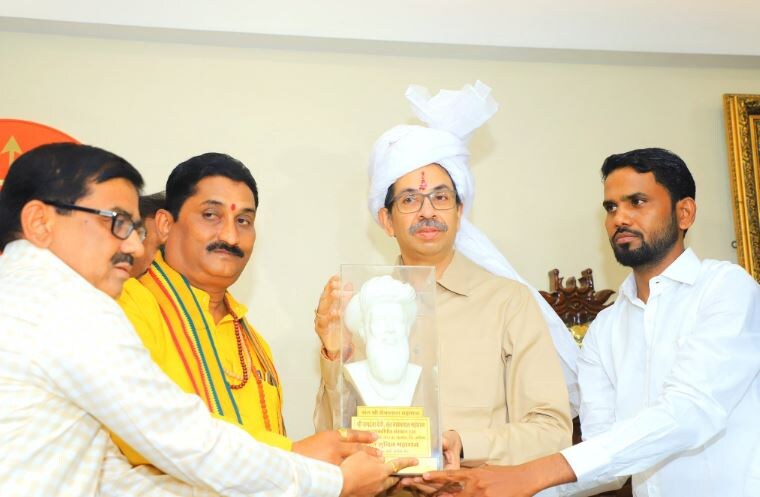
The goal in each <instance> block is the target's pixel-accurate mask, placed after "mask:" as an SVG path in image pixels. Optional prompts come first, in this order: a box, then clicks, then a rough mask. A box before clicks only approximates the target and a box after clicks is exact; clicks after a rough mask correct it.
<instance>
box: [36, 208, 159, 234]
mask: <svg viewBox="0 0 760 497" xmlns="http://www.w3.org/2000/svg"><path fill="white" fill-rule="evenodd" d="M42 202H44V203H46V204H48V205H52V206H53V207H57V208H58V209H66V210H71V211H81V212H87V213H89V214H96V215H98V216H103V217H107V218H110V219H111V233H113V236H115V237H116V238H118V239H120V240H126V239H127V238H129V236H130V235H131V234H132V232H133V231H136V232H137V236H139V237H140V241H141V242H142V241H143V240H145V235H146V234H147V232H146V231H145V226H143V225H142V222H140V221H138V222H134V221H133V220H132V218H131V217H130V216H129V214H126V213H124V212H116V211H106V210H101V209H92V208H90V207H83V206H81V205H75V204H66V203H63V202H58V201H57V200H43V201H42Z"/></svg>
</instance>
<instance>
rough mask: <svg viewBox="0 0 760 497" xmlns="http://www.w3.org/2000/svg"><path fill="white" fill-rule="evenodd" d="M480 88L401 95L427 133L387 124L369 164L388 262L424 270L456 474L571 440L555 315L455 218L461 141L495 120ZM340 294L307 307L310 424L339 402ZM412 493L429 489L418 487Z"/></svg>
mask: <svg viewBox="0 0 760 497" xmlns="http://www.w3.org/2000/svg"><path fill="white" fill-rule="evenodd" d="M489 91H490V89H489V88H488V87H486V86H485V85H482V83H479V82H478V83H477V84H476V85H475V87H470V86H468V87H465V89H463V90H462V91H461V92H441V94H443V97H444V98H440V99H439V97H440V96H441V94H439V97H435V98H434V99H430V96H429V95H428V94H427V93H426V92H425V91H422V89H419V88H414V87H410V91H409V92H407V96H408V97H409V98H410V100H412V103H413V105H414V106H415V108H416V109H417V110H418V112H417V113H418V115H419V116H420V117H421V118H423V119H424V120H425V121H426V122H428V124H429V126H428V127H423V126H409V125H402V126H396V127H394V128H392V129H391V130H389V131H387V132H386V133H385V134H383V135H382V136H381V137H380V139H379V140H378V141H377V142H376V144H375V147H374V150H373V153H372V158H371V161H370V178H371V184H370V199H369V205H370V211H371V212H372V214H373V216H375V218H376V220H377V221H378V223H379V224H380V226H381V227H382V228H383V229H384V230H385V232H386V233H387V234H388V235H389V236H391V237H395V238H396V241H397V243H398V246H399V250H400V252H401V256H400V259H399V264H404V265H414V266H433V267H434V268H435V272H436V279H437V283H438V284H437V288H436V329H437V334H438V346H439V351H440V354H439V363H438V379H439V399H440V404H441V409H442V410H441V423H440V426H441V428H442V430H444V431H443V434H442V435H443V448H444V451H445V454H444V455H445V457H446V463H447V467H449V468H456V467H458V466H459V464H460V456H463V460H462V461H461V462H462V463H463V464H466V465H468V466H472V465H478V464H481V463H484V462H490V463H496V462H498V461H501V462H502V463H503V461H527V460H530V459H533V458H535V457H536V456H537V455H538V454H549V453H552V452H554V451H556V450H559V448H563V447H566V446H568V445H569V444H570V438H571V423H570V415H569V404H568V393H567V389H566V387H565V384H564V383H563V376H562V370H561V367H560V361H559V360H558V357H557V351H555V347H554V346H553V345H552V336H551V335H550V333H549V330H548V329H547V321H548V320H549V319H550V318H551V317H552V316H553V319H554V320H555V321H554V322H556V321H558V320H559V319H558V318H557V316H556V314H553V312H552V311H551V309H549V312H548V313H547V314H544V315H542V311H541V308H540V307H539V304H538V303H537V302H538V301H537V299H536V298H534V297H538V298H539V299H540V298H541V297H540V296H537V295H536V293H535V290H531V289H530V288H529V287H527V286H526V285H524V284H522V283H520V282H519V276H517V274H516V273H515V272H514V270H512V269H511V267H510V266H509V265H508V263H507V262H506V259H504V258H503V256H501V254H499V253H498V251H496V249H495V248H493V245H492V244H491V243H490V242H489V241H488V239H487V238H486V237H485V235H483V234H482V233H480V232H479V231H477V229H475V228H474V226H472V224H470V223H469V221H467V220H466V219H465V217H464V214H465V212H466V210H467V208H468V207H469V204H470V202H471V200H472V197H471V195H472V177H471V176H470V173H469V170H468V168H467V163H466V157H467V155H468V151H467V148H466V139H465V138H464V137H466V136H467V135H469V134H470V133H471V132H472V131H474V129H475V128H477V127H478V126H480V124H482V123H483V122H484V121H485V120H487V119H488V118H489V117H490V116H491V115H492V114H493V113H494V112H495V110H496V103H495V102H493V99H492V98H490V96H489V95H488V92H489ZM436 112H442V113H443V114H442V115H441V116H440V119H437V120H436V119H434V118H431V116H432V115H433V114H435V113H436ZM439 123H445V124H446V125H448V126H449V127H448V128H447V127H443V128H441V127H436V125H438V124H439ZM507 270H511V273H510V272H509V271H507ZM504 276H507V277H508V278H509V279H507V277H504ZM516 280H517V281H516ZM340 291H341V289H340V284H339V282H338V281H337V279H336V278H333V279H331V280H330V282H329V283H328V284H327V286H326V287H325V289H324V291H323V294H322V297H321V299H320V302H319V305H318V307H317V309H316V317H315V328H316V331H317V334H318V336H319V338H320V339H321V342H322V345H323V349H322V359H321V368H322V379H323V381H322V384H321V387H320V391H319V394H318V404H317V409H316V412H315V423H316V424H317V426H318V427H319V428H325V427H328V426H330V425H331V423H332V422H333V418H332V412H333V409H331V406H334V405H336V403H337V402H338V401H339V400H338V399H339V397H340V396H341V395H345V393H342V392H338V391H337V384H338V383H337V378H338V374H339V368H338V363H339V361H338V358H339V355H340V354H341V344H340V340H341V337H340V331H339V330H340V327H339V326H335V322H336V320H337V319H338V315H339V312H338V306H339V301H340V298H339V296H340ZM547 316H548V317H547ZM560 325H561V321H560ZM559 333H560V335H558V337H557V338H556V340H555V343H557V342H558V344H557V349H560V347H561V346H565V343H570V347H572V348H569V349H568V348H567V347H566V348H565V350H567V351H568V352H567V354H564V355H563V350H560V355H563V359H564V360H565V361H566V362H565V365H566V366H567V367H568V378H569V381H568V383H569V384H571V385H572V384H574V383H572V381H574V380H573V378H574V376H573V374H572V370H573V368H574V359H575V355H576V354H577V349H575V348H574V347H575V345H574V344H572V339H571V338H570V335H569V333H568V332H567V329H566V328H565V327H564V325H561V330H560V332H559ZM562 340H565V342H563V341H562ZM343 353H344V358H345V356H346V355H347V354H350V353H351V351H350V350H349V351H343ZM405 483H407V484H411V481H409V480H407V481H405ZM416 485H417V488H418V489H420V490H423V491H433V490H435V489H434V488H432V487H430V486H426V485H424V484H422V482H421V481H419V480H418V481H417V482H416Z"/></svg>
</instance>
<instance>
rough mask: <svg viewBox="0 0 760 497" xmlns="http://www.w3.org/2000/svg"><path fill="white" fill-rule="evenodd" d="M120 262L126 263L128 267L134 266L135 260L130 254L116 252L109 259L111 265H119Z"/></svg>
mask: <svg viewBox="0 0 760 497" xmlns="http://www.w3.org/2000/svg"><path fill="white" fill-rule="evenodd" d="M122 262H126V263H128V264H129V265H130V266H134V265H135V258H134V257H133V256H132V254H125V253H124V252H118V253H116V254H114V255H113V257H111V264H112V265H114V266H115V265H116V264H121V263H122Z"/></svg>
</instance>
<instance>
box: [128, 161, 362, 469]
mask: <svg viewBox="0 0 760 497" xmlns="http://www.w3.org/2000/svg"><path fill="white" fill-rule="evenodd" d="M257 208H258V191H257V187H256V182H255V180H254V179H253V177H252V175H251V173H250V171H249V170H248V169H247V168H246V167H245V166H244V165H243V164H242V163H241V162H240V161H238V160H236V159H234V158H232V157H229V156H227V155H224V154H217V153H208V154H203V155H200V156H197V157H193V158H191V159H189V160H187V161H185V162H183V163H182V164H180V165H179V166H177V167H176V168H175V169H174V170H173V171H172V173H171V175H170V176H169V179H168V180H167V183H166V209H165V210H159V211H158V212H157V213H156V215H155V220H156V222H155V225H156V229H157V230H159V231H160V232H161V233H162V234H163V235H164V236H165V239H166V244H165V246H164V248H163V249H162V250H160V251H159V252H158V253H157V254H156V257H155V260H154V261H153V263H152V265H151V266H150V268H149V269H148V271H147V272H146V273H145V274H143V275H142V276H141V277H140V278H139V280H134V279H133V280H129V282H128V283H127V284H125V286H124V291H123V293H122V295H121V297H120V299H119V303H120V305H121V306H122V308H123V309H124V312H125V313H126V314H127V316H128V317H129V319H130V321H131V322H132V324H133V325H134V326H135V329H136V330H137V333H138V334H139V335H140V338H141V339H142V341H143V343H144V344H145V346H146V347H147V348H148V349H149V350H150V352H151V356H152V357H153V360H154V361H156V363H158V365H159V366H160V367H161V369H163V371H164V372H165V373H166V374H167V375H168V376H169V377H170V378H172V379H173V380H174V381H175V382H176V383H177V384H178V385H179V386H180V387H181V388H182V389H183V390H185V391H186V392H190V393H194V394H196V395H198V396H199V397H200V398H201V399H202V400H203V402H204V403H205V404H206V407H207V408H208V410H209V411H210V412H211V413H212V414H214V415H215V416H217V417H219V418H222V419H224V420H226V421H228V422H230V423H234V424H237V425H239V426H240V427H242V428H243V429H245V430H246V431H247V432H248V433H250V434H251V435H252V436H253V437H255V438H256V439H258V440H260V441H262V442H265V443H267V444H269V445H273V446H276V447H279V448H282V449H285V450H293V451H294V452H298V453H300V454H303V455H306V456H310V457H315V458H318V459H322V460H325V461H328V462H332V463H335V464H338V463H340V462H341V461H342V459H343V458H345V457H347V456H348V455H350V454H351V453H352V452H354V451H356V450H358V449H359V448H360V447H359V445H358V444H357V443H356V442H363V443H366V442H371V441H372V439H371V438H370V436H369V435H368V434H363V433H356V432H350V433H348V434H346V433H345V432H344V433H342V434H338V433H337V432H328V433H327V434H317V435H314V436H312V437H308V438H306V439H304V440H300V441H296V442H291V441H290V440H289V439H288V438H287V437H286V436H285V426H284V423H283V419H282V410H281V407H282V405H281V404H282V391H281V388H280V380H279V376H278V375H277V370H276V369H275V367H274V363H273V361H272V354H271V351H270V350H269V346H268V345H267V343H266V342H265V341H264V339H263V338H262V337H261V335H259V334H258V332H257V331H256V330H255V329H254V328H253V327H252V326H251V325H250V323H249V322H248V320H247V319H246V317H245V315H246V312H247V309H246V307H245V306H244V305H242V304H240V303H239V302H237V301H236V300H235V299H234V298H233V297H232V295H230V293H229V292H228V290H227V289H228V288H229V287H230V285H232V284H233V283H234V282H235V281H236V280H237V279H238V277H239V276H240V274H241V273H242V271H243V269H244V268H245V265H246V263H247V262H248V259H249V258H250V255H251V252H252V250H253V244H254V242H255V240H256V231H255V228H254V221H255V218H256V209H257ZM146 416H150V413H146ZM117 442H119V441H117ZM120 447H121V448H122V450H123V451H124V452H125V454H126V455H127V456H128V458H129V459H130V461H131V462H132V463H133V464H139V463H146V462H147V461H146V460H145V459H143V458H142V457H141V456H140V455H139V454H137V453H135V452H134V451H132V450H131V449H130V448H129V447H128V446H127V445H126V444H123V443H120Z"/></svg>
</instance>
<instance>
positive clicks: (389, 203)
mask: <svg viewBox="0 0 760 497" xmlns="http://www.w3.org/2000/svg"><path fill="white" fill-rule="evenodd" d="M436 166H438V167H440V168H441V169H443V170H444V171H445V172H446V176H448V177H449V179H450V180H451V184H452V186H453V187H454V196H455V197H456V200H457V207H459V206H460V205H462V199H461V198H459V192H458V191H457V184H456V183H454V178H452V177H451V175H450V174H449V171H448V170H447V169H446V168H445V167H443V166H441V165H440V164H436ZM395 187H396V182H395V181H394V182H393V183H391V186H389V187H388V191H387V192H385V201H383V206H384V207H385V208H386V209H387V210H388V215H389V216H390V215H391V214H392V211H393V209H392V208H393V196H394V195H393V193H394V192H393V189H394V188H395Z"/></svg>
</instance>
